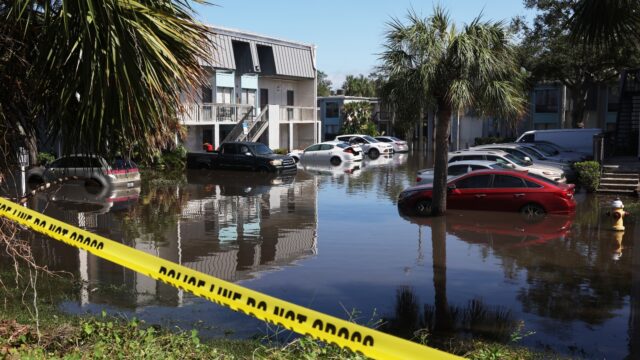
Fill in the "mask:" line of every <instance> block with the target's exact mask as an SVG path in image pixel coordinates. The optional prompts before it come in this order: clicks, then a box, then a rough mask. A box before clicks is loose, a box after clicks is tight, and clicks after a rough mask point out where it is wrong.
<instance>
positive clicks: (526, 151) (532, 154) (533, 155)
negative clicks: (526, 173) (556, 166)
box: [519, 146, 544, 160]
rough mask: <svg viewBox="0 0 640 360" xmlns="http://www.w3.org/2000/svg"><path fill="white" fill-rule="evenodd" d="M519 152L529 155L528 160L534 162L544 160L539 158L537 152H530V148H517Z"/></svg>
mask: <svg viewBox="0 0 640 360" xmlns="http://www.w3.org/2000/svg"><path fill="white" fill-rule="evenodd" d="M519 149H520V151H522V152H523V153H525V154H527V155H529V157H530V158H532V159H536V160H544V158H543V157H542V156H540V154H538V153H537V152H535V151H533V150H531V149H530V148H527V147H524V146H523V147H521V148H519Z"/></svg>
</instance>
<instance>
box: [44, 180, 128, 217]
mask: <svg viewBox="0 0 640 360" xmlns="http://www.w3.org/2000/svg"><path fill="white" fill-rule="evenodd" d="M89 189H90V188H88V187H87V186H84V184H83V183H68V184H63V185H60V186H59V187H57V188H52V189H51V190H50V191H47V192H42V193H38V194H37V195H36V199H38V200H41V201H46V202H51V203H54V204H56V206H57V207H60V208H63V209H65V210H74V211H78V212H95V213H107V212H110V211H120V210H126V209H128V208H130V207H131V206H133V205H135V204H136V203H137V202H138V198H139V197H140V187H133V188H114V189H111V190H107V191H103V192H100V193H98V194H93V193H92V191H90V190H89Z"/></svg>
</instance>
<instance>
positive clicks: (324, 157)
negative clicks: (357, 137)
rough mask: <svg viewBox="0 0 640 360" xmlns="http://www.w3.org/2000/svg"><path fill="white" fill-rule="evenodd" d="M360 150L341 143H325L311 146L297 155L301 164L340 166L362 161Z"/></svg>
mask: <svg viewBox="0 0 640 360" xmlns="http://www.w3.org/2000/svg"><path fill="white" fill-rule="evenodd" d="M362 157H363V156H362V149H361V148H360V147H359V146H353V145H349V144H347V143H344V142H341V141H325V142H322V143H319V144H313V145H311V146H309V147H308V148H306V149H304V151H303V152H302V153H301V154H299V159H300V161H303V162H328V163H330V164H331V165H340V164H341V163H343V162H351V161H362Z"/></svg>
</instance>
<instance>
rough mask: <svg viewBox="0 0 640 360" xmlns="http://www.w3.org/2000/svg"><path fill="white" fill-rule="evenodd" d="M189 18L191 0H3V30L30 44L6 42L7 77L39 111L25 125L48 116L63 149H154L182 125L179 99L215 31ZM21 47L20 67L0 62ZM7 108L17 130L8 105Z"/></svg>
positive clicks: (197, 78) (2, 107) (195, 80)
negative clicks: (160, 141)
mask: <svg viewBox="0 0 640 360" xmlns="http://www.w3.org/2000/svg"><path fill="white" fill-rule="evenodd" d="M192 15H193V12H192V10H191V7H190V2H189V1H188V0H172V1H167V0H138V1H128V0H67V1H38V0H11V1H10V0H0V19H1V20H0V23H2V25H0V28H1V29H0V30H2V33H3V34H11V35H13V36H14V38H13V39H11V40H12V41H13V43H15V44H19V45H20V46H21V47H22V48H21V49H23V51H22V52H20V53H14V52H12V51H11V50H12V49H11V48H9V49H7V48H2V50H3V53H2V54H1V56H0V71H2V72H3V73H2V74H0V76H1V77H2V78H3V79H13V80H14V83H16V84H21V85H22V86H23V89H25V90H26V91H24V92H23V94H24V96H25V97H26V98H27V99H26V100H25V103H31V104H32V106H33V109H34V111H32V112H31V113H30V114H28V116H30V117H31V121H22V123H21V126H22V127H23V128H24V124H26V125H27V129H24V130H27V132H29V130H33V127H34V126H36V125H35V124H36V120H37V121H42V120H44V123H45V124H46V129H47V131H48V132H49V133H50V134H51V135H53V136H56V137H58V138H62V140H63V144H64V145H65V149H64V150H65V152H73V151H95V152H101V153H107V152H113V151H114V150H121V151H126V150H128V149H131V147H132V146H133V145H135V144H138V145H142V146H143V147H142V149H143V150H147V149H149V148H150V147H156V146H157V145H158V144H157V143H156V141H155V140H157V139H158V138H162V136H161V135H163V134H167V133H169V132H175V130H177V128H178V121H177V113H178V112H179V110H180V103H181V102H180V96H181V94H185V93H189V92H190V91H191V89H194V88H197V87H198V86H197V85H198V84H199V83H200V82H201V79H202V78H203V76H202V75H203V67H202V66H201V65H202V62H203V59H207V58H208V57H209V49H210V48H209V43H208V36H207V35H208V33H209V30H208V28H207V27H206V26H204V25H202V24H200V23H198V22H197V21H195V20H194V19H193V17H192ZM2 40H3V39H0V43H3V44H11V42H9V41H8V40H6V39H5V40H6V41H4V42H3V41H2ZM14 48H15V46H14ZM16 54H17V55H20V56H22V57H23V60H24V61H23V63H24V64H25V66H24V67H23V69H22V71H18V72H16V71H15V68H14V69H12V68H10V67H4V68H3V67H2V66H1V63H2V62H6V63H7V64H13V63H18V61H17V60H15V57H16V56H17V55H16ZM194 85H195V86H194ZM3 100H6V99H5V98H4V97H0V102H3ZM0 112H2V114H1V115H2V117H0V119H2V121H3V122H5V124H3V125H6V126H7V127H9V128H16V127H17V126H15V124H16V123H17V122H19V121H20V119H19V117H17V116H16V113H15V112H12V111H11V107H10V104H8V103H7V102H4V103H0Z"/></svg>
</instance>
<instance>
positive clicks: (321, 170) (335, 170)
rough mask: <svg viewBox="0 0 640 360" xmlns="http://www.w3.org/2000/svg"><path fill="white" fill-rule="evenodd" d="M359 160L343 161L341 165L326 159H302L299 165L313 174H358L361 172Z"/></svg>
mask: <svg viewBox="0 0 640 360" xmlns="http://www.w3.org/2000/svg"><path fill="white" fill-rule="evenodd" d="M360 165H361V163H359V162H355V163H354V162H343V163H341V164H340V165H331V164H329V163H327V162H324V161H302V162H300V163H299V164H298V167H299V168H300V169H302V170H304V171H306V172H308V173H309V174H313V175H332V176H341V175H357V174H358V173H360Z"/></svg>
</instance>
